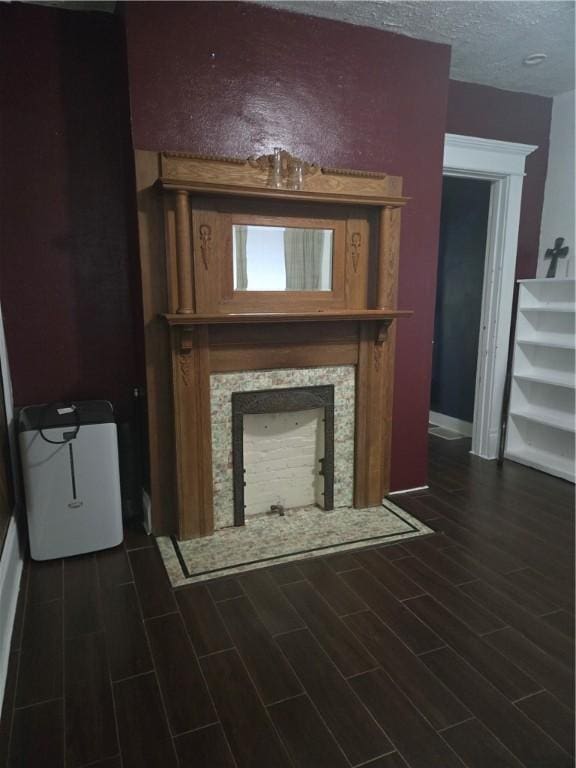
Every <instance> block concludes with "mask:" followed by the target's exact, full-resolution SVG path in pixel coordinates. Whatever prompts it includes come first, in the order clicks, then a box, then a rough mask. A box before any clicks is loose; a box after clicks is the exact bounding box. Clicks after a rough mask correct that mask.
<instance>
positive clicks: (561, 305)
mask: <svg viewBox="0 0 576 768" xmlns="http://www.w3.org/2000/svg"><path fill="white" fill-rule="evenodd" d="M520 312H557V313H562V314H571V315H573V314H574V313H575V312H576V308H575V307H574V304H571V303H570V302H569V301H558V302H556V304H555V305H554V302H551V303H550V304H545V305H543V306H541V307H520Z"/></svg>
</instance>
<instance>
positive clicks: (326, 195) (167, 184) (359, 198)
mask: <svg viewBox="0 0 576 768" xmlns="http://www.w3.org/2000/svg"><path fill="white" fill-rule="evenodd" d="M159 184H160V186H161V188H162V189H167V190H174V191H178V190H185V191H186V192H189V193H190V194H195V195H216V196H228V197H255V198H260V197H263V198H266V199H268V200H299V201H305V202H316V203H333V204H334V203H335V204H337V205H366V206H375V207H377V208H382V207H383V208H402V207H403V206H405V205H406V203H407V202H409V200H410V198H409V197H403V196H402V195H377V194H369V193H358V194H352V193H347V194H346V193H342V192H339V191H333V192H327V191H313V190H306V189H275V188H273V187H261V188H258V187H249V188H248V187H241V186H237V185H235V184H211V183H209V182H202V181H198V180H194V181H192V180H187V179H168V178H161V179H160V180H159Z"/></svg>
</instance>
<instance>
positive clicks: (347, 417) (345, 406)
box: [210, 365, 356, 530]
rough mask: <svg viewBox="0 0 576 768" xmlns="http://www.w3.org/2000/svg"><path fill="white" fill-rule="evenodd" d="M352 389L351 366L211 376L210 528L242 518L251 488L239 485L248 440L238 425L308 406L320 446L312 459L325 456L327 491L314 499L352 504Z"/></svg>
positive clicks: (325, 505) (338, 504) (305, 410)
mask: <svg viewBox="0 0 576 768" xmlns="http://www.w3.org/2000/svg"><path fill="white" fill-rule="evenodd" d="M355 389H356V384H355V369H354V366H351V365H333V366H322V367H317V368H276V369H270V370H262V371H239V372H230V373H216V374H212V375H211V376H210V403H211V407H210V411H211V414H210V415H211V438H212V440H211V442H212V478H213V499H214V529H215V530H219V529H223V528H229V527H231V526H234V525H242V524H243V522H244V519H243V515H242V513H243V511H244V510H243V507H244V505H245V504H247V499H249V495H248V496H247V495H246V492H247V491H248V494H250V489H249V488H248V487H246V488H245V487H244V486H243V485H241V483H242V482H243V481H244V480H245V477H244V476H243V474H244V473H243V472H242V469H243V466H242V465H243V464H244V465H245V463H246V462H245V461H244V462H243V461H242V454H241V450H242V447H243V446H244V447H245V446H246V444H247V439H248V438H247V436H246V434H245V429H242V423H243V422H244V427H245V425H246V420H248V421H249V420H250V417H251V416H253V415H254V414H265V413H277V414H285V415H290V414H296V413H297V412H298V411H301V412H303V415H304V414H306V413H308V414H311V413H313V410H312V409H314V410H316V409H318V410H320V412H321V418H322V421H321V433H322V434H321V438H322V439H321V443H322V449H321V450H319V452H318V456H317V458H324V459H325V461H324V462H323V463H324V472H325V475H324V477H323V478H322V488H321V489H319V490H321V491H323V492H324V493H325V494H327V495H325V496H319V497H318V500H317V502H316V503H317V504H318V506H320V507H322V508H324V509H332V508H340V507H350V506H352V504H353V500H354V441H355ZM309 409H310V410H309ZM243 433H244V435H243ZM242 438H243V439H242ZM248 442H252V441H251V440H248ZM326 446H327V447H328V450H327V451H326ZM237 449H240V450H237ZM249 479H250V478H248V481H249ZM243 494H244V496H245V498H244V500H242V495H243ZM312 503H314V502H312Z"/></svg>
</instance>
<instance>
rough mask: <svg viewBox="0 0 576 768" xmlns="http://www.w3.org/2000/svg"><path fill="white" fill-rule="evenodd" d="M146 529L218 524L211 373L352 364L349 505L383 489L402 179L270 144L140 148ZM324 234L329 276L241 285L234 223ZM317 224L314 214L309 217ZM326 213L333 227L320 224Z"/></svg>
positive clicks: (187, 534)
mask: <svg viewBox="0 0 576 768" xmlns="http://www.w3.org/2000/svg"><path fill="white" fill-rule="evenodd" d="M136 181H137V189H138V208H139V237H140V258H141V265H142V292H143V304H144V322H145V342H146V367H147V396H148V430H149V452H150V494H151V500H152V514H153V529H154V532H155V533H165V534H176V535H178V536H179V537H180V538H191V537H194V536H203V535H207V534H210V533H211V532H212V530H213V509H212V495H213V494H212V449H211V422H210V375H211V373H222V372H231V371H248V370H258V369H266V368H286V367H290V368H306V367H317V366H326V365H354V366H356V414H355V416H356V436H355V470H354V471H355V481H354V504H355V506H357V507H365V506H373V505H377V504H379V503H380V501H381V500H382V498H383V496H384V495H385V494H386V493H387V491H388V488H389V465H390V437H391V431H392V417H391V414H392V384H393V368H394V320H395V319H396V318H399V317H401V316H402V315H407V314H410V312H402V311H399V310H397V309H396V295H397V274H398V250H399V237H400V211H401V208H402V207H403V206H404V205H405V203H406V202H407V198H405V197H402V195H401V191H402V180H401V178H399V177H393V176H388V175H385V174H380V173H370V172H361V171H347V170H338V169H328V168H321V167H319V166H318V165H316V164H313V163H307V162H304V161H302V160H300V159H298V158H294V157H293V156H292V155H290V154H289V153H287V152H285V151H282V152H277V153H276V154H275V156H272V155H270V156H264V157H260V158H250V159H248V160H239V159H236V158H218V157H198V156H195V155H191V154H184V153H161V154H157V153H152V152H142V151H137V152H136ZM288 220H290V221H293V222H296V223H295V224H292V226H302V227H307V226H313V225H314V223H315V222H316V223H317V226H319V227H329V228H330V229H331V230H332V231H333V233H334V234H333V237H334V247H333V264H332V286H331V289H330V290H325V291H323V292H322V293H320V292H316V293H315V292H311V291H310V292H309V291H286V292H284V293H282V294H278V293H276V294H271V293H266V292H255V291H247V290H244V291H240V290H236V289H235V287H234V284H233V280H232V261H231V260H232V245H231V232H232V226H233V225H234V224H235V223H237V222H240V223H246V222H255V223H257V224H258V223H261V222H263V223H269V224H270V225H273V226H276V225H278V224H279V223H281V222H284V221H288ZM311 222H312V223H311ZM327 222H328V223H327Z"/></svg>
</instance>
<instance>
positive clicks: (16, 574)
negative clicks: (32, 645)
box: [0, 515, 23, 711]
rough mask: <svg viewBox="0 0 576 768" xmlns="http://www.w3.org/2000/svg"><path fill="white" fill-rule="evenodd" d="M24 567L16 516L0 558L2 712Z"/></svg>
mask: <svg viewBox="0 0 576 768" xmlns="http://www.w3.org/2000/svg"><path fill="white" fill-rule="evenodd" d="M22 565H23V560H22V551H21V547H20V541H19V537H18V526H17V524H16V516H15V515H12V518H11V520H10V523H9V525H8V532H7V534H6V540H5V541H4V549H3V550H2V557H1V558H0V711H1V709H2V702H3V701H4V688H5V686H6V674H7V672H8V661H9V659H10V643H11V641H12V630H13V628H14V618H15V616H16V605H17V603H18V592H19V590H20V579H21V577H22Z"/></svg>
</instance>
